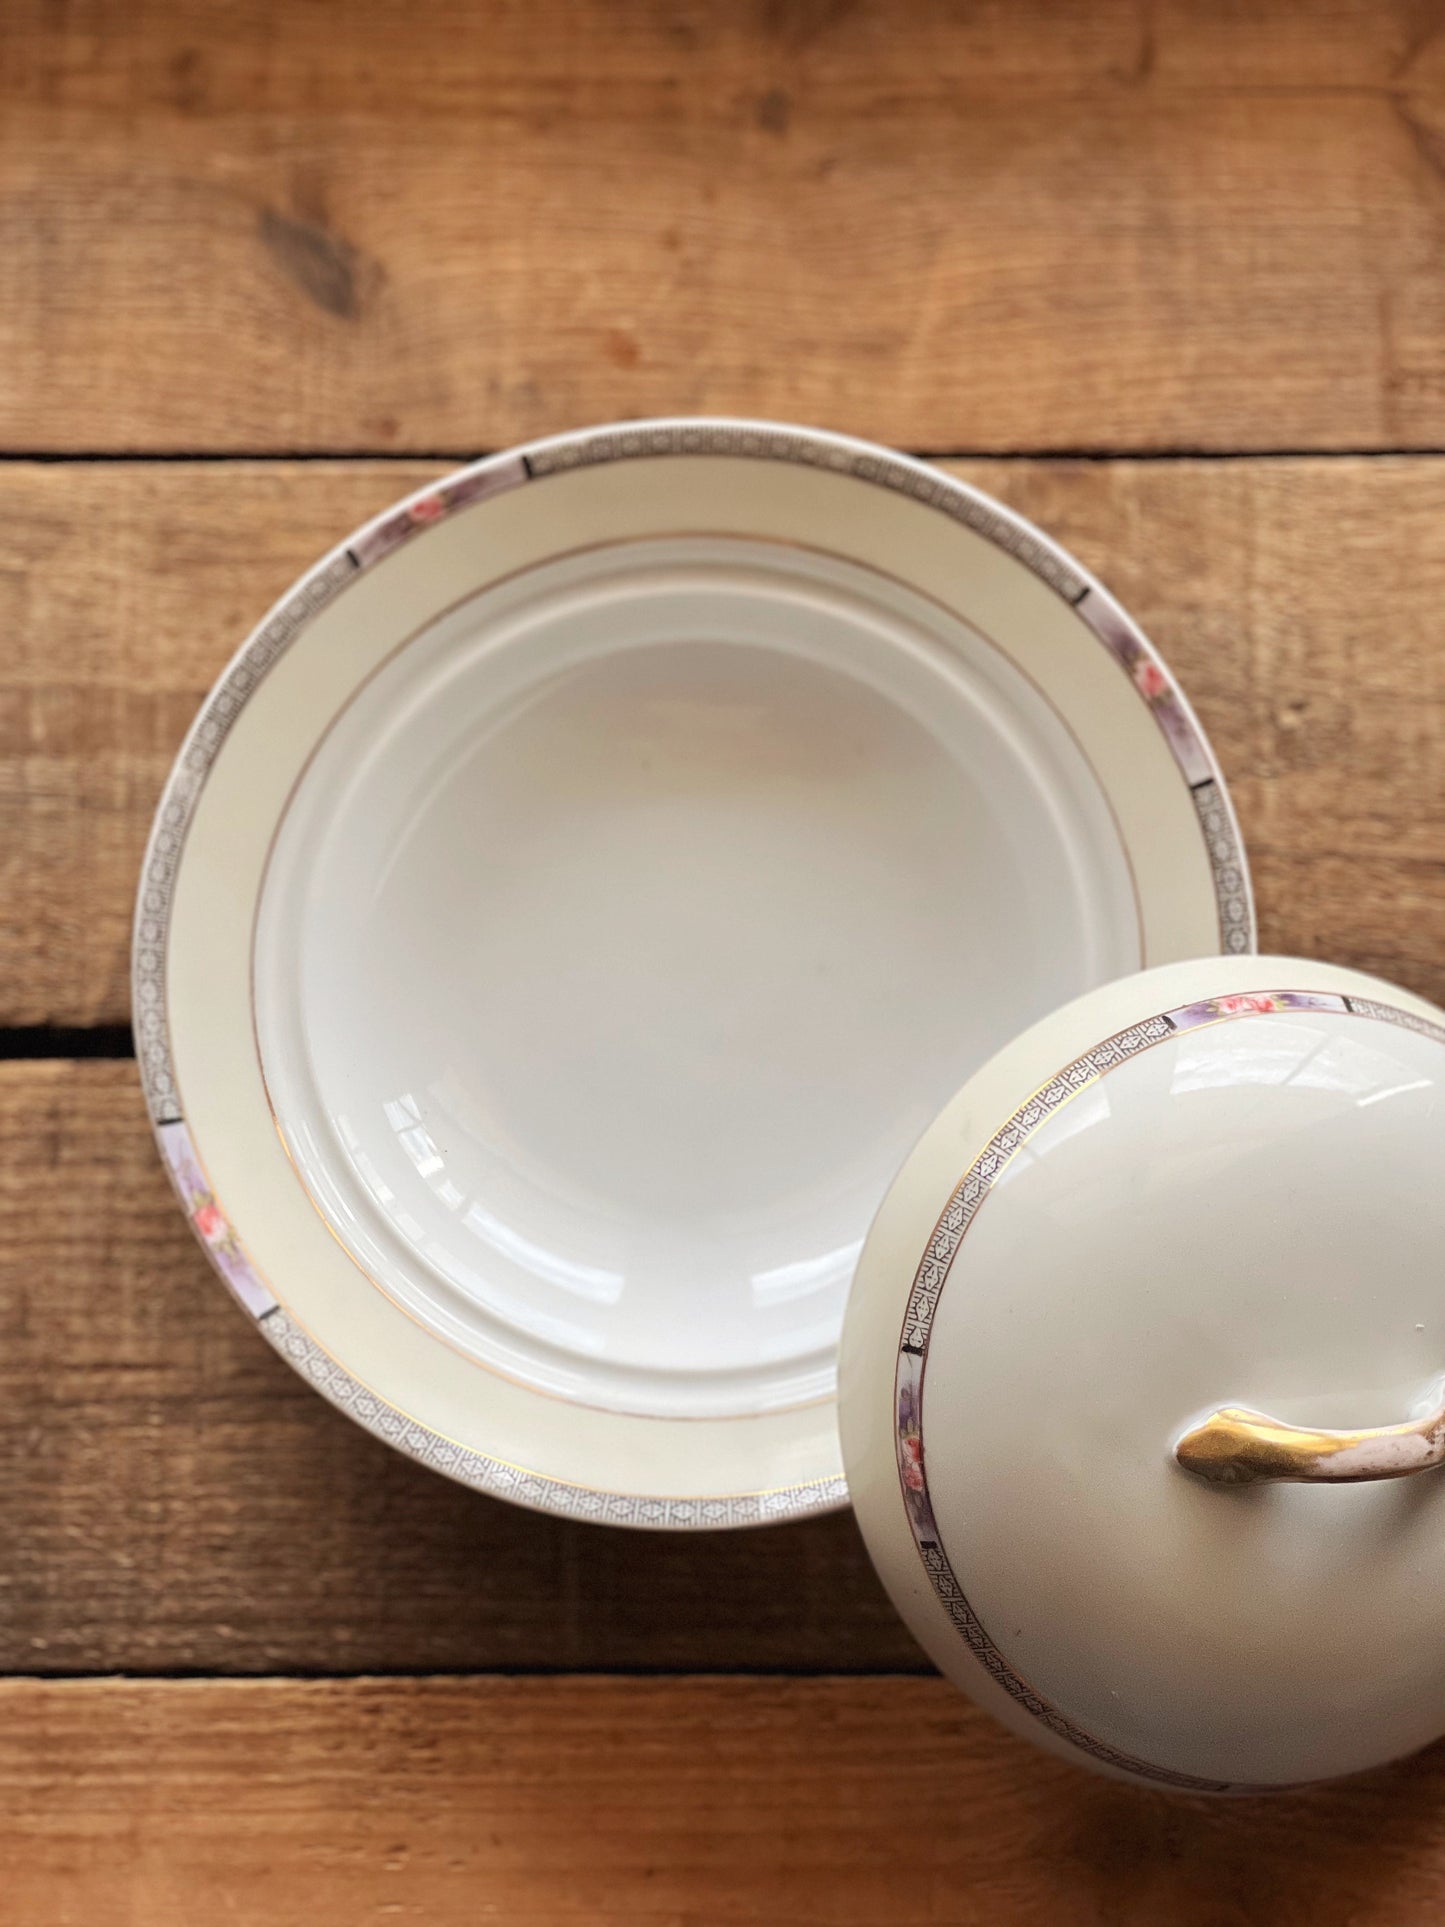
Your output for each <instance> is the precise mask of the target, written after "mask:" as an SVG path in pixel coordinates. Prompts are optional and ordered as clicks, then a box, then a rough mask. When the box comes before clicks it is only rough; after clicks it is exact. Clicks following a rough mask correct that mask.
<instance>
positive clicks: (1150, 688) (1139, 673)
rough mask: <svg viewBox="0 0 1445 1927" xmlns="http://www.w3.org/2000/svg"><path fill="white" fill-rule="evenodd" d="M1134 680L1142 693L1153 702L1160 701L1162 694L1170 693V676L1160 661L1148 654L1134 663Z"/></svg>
mask: <svg viewBox="0 0 1445 1927" xmlns="http://www.w3.org/2000/svg"><path fill="white" fill-rule="evenodd" d="M1134 681H1135V684H1136V685H1137V687H1138V689H1139V690H1140V692H1141V694H1143V695H1144V696H1146V697H1147V698H1148V699H1149V701H1150V702H1151V703H1154V702H1158V700H1159V698H1160V697H1161V696H1163V695H1166V694H1167V693H1168V689H1169V678H1168V677H1167V676H1166V675H1165V674H1164V671H1163V670H1162V669H1161V668H1160V667H1159V665H1158V663H1157V662H1154V661H1153V660H1152V659H1151V658H1150V657H1148V656H1141V657H1140V658H1139V660H1138V661H1137V662H1136V663H1135V664H1134Z"/></svg>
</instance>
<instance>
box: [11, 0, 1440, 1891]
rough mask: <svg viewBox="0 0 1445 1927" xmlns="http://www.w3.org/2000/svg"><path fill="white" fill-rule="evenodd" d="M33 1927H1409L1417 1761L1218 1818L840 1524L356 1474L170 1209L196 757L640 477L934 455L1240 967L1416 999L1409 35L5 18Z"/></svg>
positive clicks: (16, 1067)
mask: <svg viewBox="0 0 1445 1927" xmlns="http://www.w3.org/2000/svg"><path fill="white" fill-rule="evenodd" d="M0 264H3V266H0V451H3V456H4V459H3V463H0V646H3V657H0V808H3V811H4V834H3V838H0V862H3V865H4V875H5V892H4V898H3V903H4V916H3V959H0V1000H3V1006H0V1025H3V1026H5V1027H6V1028H5V1029H4V1033H3V1037H0V1050H3V1054H4V1057H5V1061H4V1062H3V1063H0V1128H3V1132H4V1148H3V1162H0V1185H3V1188H4V1201H5V1207H6V1209H5V1214H4V1219H3V1232H0V1462H3V1477H0V1672H3V1674H4V1675H5V1677H4V1678H3V1680H0V1922H3V1923H4V1927H10V1924H11V1923H15V1924H16V1927H49V1923H52V1922H56V1923H58V1922H62V1921H64V1922H71V1921H73V1922H83V1923H85V1927H195V1924H196V1923H210V1922H212V1921H218V1920H222V1919H224V1920H227V1921H238V1922H244V1923H253V1922H254V1923H267V1924H268V1927H269V1924H271V1923H290V1922H298V1923H300V1922H305V1923H308V1927H309V1924H310V1923H332V1922H335V1923H343V1922H344V1923H355V1922H360V1921H371V1920H374V1919H375V1920H381V1919H383V1918H386V1919H390V1918H393V1917H394V1918H397V1919H403V1920H413V1919H414V1920H425V1921H427V1922H436V1923H442V1927H450V1924H456V1927H460V1924H461V1923H468V1924H470V1923H473V1922H475V1921H477V1920H480V1919H497V1920H501V1921H505V1922H508V1923H521V1924H524V1927H563V1923H582V1922H594V1921H598V1922H615V1923H628V1924H629V1927H633V1924H637V1927H664V1924H667V1927H683V1924H684V1923H686V1924H687V1927H702V1924H703V1923H714V1922H717V1923H726V1922H742V1921H753V1922H767V1923H780V1922H788V1923H813V1924H816V1927H823V1924H824V1923H827V1924H828V1927H847V1924H852V1923H859V1924H861V1923H870V1924H871V1923H876V1922H882V1921H885V1920H886V1921H899V1922H907V1923H909V1927H913V1924H914V1923H942V1922H964V1921H989V1922H994V1921H998V1922H1008V1923H1012V1922H1018V1923H1048V1927H1060V1924H1063V1927H1069V1923H1075V1922H1101V1923H1102V1922H1108V1923H1150V1924H1151V1927H1152V1924H1153V1923H1159V1922H1164V1921H1168V1922H1171V1923H1185V1924H1186V1927H1188V1924H1189V1923H1201V1922H1211V1923H1212V1922H1247V1923H1254V1922H1266V1921H1267V1922H1269V1923H1270V1924H1271V1927H1290V1924H1291V1923H1305V1922H1308V1923H1310V1924H1311V1927H1320V1924H1321V1923H1324V1924H1325V1927H1328V1924H1329V1923H1334V1922H1341V1923H1343V1922H1346V1921H1349V1922H1351V1923H1380V1927H1405V1924H1406V1923H1410V1924H1413V1923H1424V1922H1427V1921H1430V1922H1433V1921H1437V1920H1439V1919H1440V1918H1441V1916H1442V1912H1445V1750H1442V1749H1437V1750H1436V1751H1435V1752H1434V1753H1432V1754H1429V1755H1426V1756H1425V1757H1424V1758H1423V1759H1420V1760H1417V1761H1415V1762H1413V1763H1411V1764H1409V1765H1407V1766H1404V1767H1402V1768H1399V1769H1396V1770H1394V1771H1392V1772H1388V1773H1384V1774H1379V1775H1375V1776H1372V1777H1369V1778H1366V1779H1363V1780H1361V1781H1358V1782H1356V1783H1352V1784H1348V1785H1345V1786H1341V1787H1339V1788H1336V1789H1331V1790H1328V1791H1324V1792H1321V1793H1317V1794H1314V1795H1311V1796H1308V1797H1297V1798H1296V1797H1289V1798H1281V1799H1278V1800H1275V1801H1272V1802H1264V1803H1249V1804H1238V1805H1230V1804H1215V1805H1208V1804H1205V1805H1199V1804H1191V1803H1188V1802H1182V1801H1180V1800H1178V1799H1175V1798H1170V1797H1167V1796H1156V1795H1151V1794H1139V1793H1134V1792H1131V1791H1129V1790H1126V1789H1122V1788H1119V1787H1115V1786H1111V1785H1108V1784H1105V1783H1103V1782H1099V1781H1095V1780H1093V1779H1090V1778H1088V1777H1086V1776H1084V1775H1082V1774H1079V1773H1076V1772H1074V1771H1072V1770H1070V1769H1067V1768H1065V1767H1062V1766H1057V1765H1053V1764H1050V1763H1048V1762H1046V1761H1045V1760H1043V1759H1042V1758H1041V1757H1036V1756H1035V1755H1034V1754H1033V1753H1032V1752H1030V1751H1029V1750H1027V1749H1026V1748H1024V1747H1023V1746H1022V1745H1020V1744H1017V1743H1016V1742H1014V1741H1013V1740H1011V1739H1010V1738H1008V1737H1007V1736H1006V1735H1004V1734H1003V1733H1001V1732H1000V1731H998V1730H997V1729H996V1728H995V1727H994V1726H992V1725H991V1724H990V1723H989V1722H988V1721H987V1720H985V1719H984V1718H982V1717H981V1716H979V1715H977V1714H975V1713H973V1712H972V1711H971V1710H970V1709H969V1708H968V1707H967V1706H966V1705H965V1704H964V1702H963V1701H962V1700H961V1699H959V1698H958V1697H957V1696H956V1695H955V1694H953V1693H952V1692H951V1691H950V1690H949V1689H947V1688H946V1687H944V1686H943V1685H942V1684H941V1683H940V1682H939V1681H937V1680H936V1679H934V1678H932V1677H930V1676H929V1671H928V1668H927V1667H926V1666H925V1664H924V1663H923V1662H922V1660H921V1658H920V1656H919V1654H918V1653H917V1651H916V1649H915V1648H914V1647H913V1646H912V1645H911V1644H910V1642H909V1640H908V1638H907V1637H906V1636H905V1634H904V1633H903V1632H902V1630H901V1629H900V1627H899V1625H898V1623H897V1622H896V1620H895V1619H894V1617H893V1615H892V1613H891V1612H890V1610H889V1608H888V1606H887V1604H886V1602H885V1601H884V1599H883V1597H882V1595H881V1593H880V1591H879V1588H878V1586H877V1584H876V1582H875V1581H874V1579H873V1578H872V1576H871V1573H870V1571H869V1568H868V1566H867V1563H866V1560H865V1559H864V1557H863V1555H862V1552H861V1549H860V1546H859V1543H858V1540H857V1536H856V1533H855V1531H854V1528H853V1526H852V1524H851V1522H850V1521H849V1520H848V1519H847V1518H845V1517H835V1518H830V1519H827V1520H823V1521H817V1522H813V1523H810V1524H804V1525H797V1526H791V1527H786V1528H777V1529H774V1530H771V1531H762V1532H754V1533H745V1534H741V1535H737V1536H722V1537H717V1538H713V1539H697V1538H685V1539H679V1538H671V1537H656V1538H647V1537H633V1536H627V1535H624V1534H622V1533H613V1532H609V1531H607V1530H605V1529H597V1528H593V1527H588V1526H581V1525H571V1524H564V1523H562V1522H560V1521H558V1520H554V1519H546V1518H538V1517H531V1516H528V1515H525V1514H522V1513H520V1512H517V1511H513V1510H510V1509H508V1508H507V1507H506V1506H503V1505H500V1504H495V1503H491V1502H488V1501H487V1500H484V1499H482V1498H480V1497H477V1496H475V1495H473V1494H471V1493H469V1492H465V1491H462V1490H460V1489H458V1488H455V1487H453V1486H450V1485H447V1484H445V1483H444V1482H443V1481H442V1480H441V1479H439V1478H436V1477H434V1476H432V1475H430V1474H428V1473H426V1472H424V1471H422V1470H420V1469H418V1468H417V1467H416V1466H414V1465H411V1464H409V1463H406V1462H404V1461H403V1460H401V1459H400V1458H397V1457H394V1456H392V1455H391V1454H389V1453H388V1452H387V1451H386V1450H385V1449H384V1448H383V1447H382V1446H381V1445H379V1444H378V1443H377V1442H376V1441H374V1440H373V1439H371V1438H369V1437H368V1436H366V1435H365V1434H363V1433H362V1432H360V1431H359V1430H357V1429H355V1428H354V1427H352V1426H350V1425H348V1424H347V1423H346V1422H345V1421H344V1420H343V1419H341V1418H340V1417H338V1416H337V1415H336V1414H335V1413H333V1412H332V1411H330V1410H329V1409H328V1408H327V1407H326V1406H325V1405H324V1404H322V1402H321V1401H320V1400H318V1399H317V1398H315V1397H314V1396H313V1395H312V1394H310V1393H309V1392H308V1391H307V1390H306V1389H305V1387H304V1386H303V1385H302V1384H301V1383H300V1382H299V1381H298V1380H297V1379H295V1378H294V1377H292V1376H291V1375H290V1374H289V1373H288V1371H287V1370H286V1368H285V1367H284V1366H283V1365H282V1364H281V1363H280V1361H279V1360H278V1359H277V1358H275V1357H274V1356H273V1355H272V1354H271V1353H270V1352H269V1351H268V1349H267V1348H266V1347H265V1346H263V1345H261V1344H259V1343H258V1342H257V1340H256V1338H255V1336H254V1334H253V1333H252V1332H250V1331H249V1330H248V1329H247V1326H246V1324H245V1321H244V1320H243V1319H242V1318H240V1317H239V1316H238V1315H237V1314H236V1312H235V1311H234V1310H233V1308H232V1307H231V1306H230V1304H229V1303H228V1302H227V1300H226V1298H225V1296H224V1294H223V1293H222V1292H220V1291H219V1290H217V1289H216V1288H215V1286H214V1284H213V1282H212V1281H211V1279H210V1277H209V1274H208V1272H207V1270H206V1266H205V1264H204V1261H203V1260H202V1258H201V1257H200V1256H199V1254H198V1253H197V1251H196V1250H195V1248H194V1247H193V1245H192V1243H191V1240H190V1237H189V1234H188V1233H187V1231H186V1229H185V1227H184V1225H183V1224H182V1222H181V1219H180V1217H179V1214H178V1213H177V1212H176V1210H175V1208H174V1206H173V1204H172V1201H171V1198H170V1195H169V1193H168V1191H167V1189H166V1186H165V1184H164V1182H163V1180H162V1177H161V1174H160V1170H159V1167H158V1165H157V1163H156V1160H155V1157H154V1155H153V1153H152V1149H151V1145H150V1141H149V1137H148V1134H147V1131H146V1127H145V1124H144V1121H143V1117H142V1111H141V1104H140V1099H139V1096H138V1093H137V1089H136V1080H135V1074H134V1068H133V1065H132V1064H131V1063H130V1062H129V1061H128V1059H129V1048H130V1047H129V1034H128V1032H127V1030H126V1029H125V1024H126V1019H127V988H126V974H127V972H126V945H127V921H128V914H129V906H130V901H131V894H132V889H133V884H134V880H135V875H136V869H137V865H138V861H139V856H140V850H141V844H142V840H143V836H144V833H145V829H146V825H147V820H148V817H149V814H150V811H151V808H152V805H153V803H154V800H155V797H156V794H157V791H158V789H159V786H160V783H161V781H162V778H163V775H164V773H165V770H166V767H167V764H168V762H169V759H170V757H171V755H172V752H173V751H174V749H175V747H176V744H177V742H178V740H179V738H180V735H181V733H182V731H183V729H184V727H185V725H186V723H187V721H188V719H189V717H190V715H191V713H192V711H193V709H194V707H195V705H196V704H197V702H198V700H199V698H200V696H201V694H202V693H203V691H204V690H205V688H206V687H207V685H208V684H209V682H210V681H211V679H212V677H213V676H214V674H215V672H216V671H217V669H218V668H219V666H220V665H221V664H222V662H223V661H224V660H225V658H226V657H227V655H228V654H229V653H230V651H231V649H232V647H233V646H234V644H235V643H236V642H237V640H238V638H239V637H240V636H241V635H242V634H243V633H244V631H245V630H246V629H247V628H248V626H249V625H250V623H251V622H252V620H253V619H254V618H255V617H256V616H257V614H258V612H259V611H261V610H262V609H263V608H264V606H265V605H266V604H267V602H268V601H269V600H270V599H271V598H272V596H274V595H275V594H276V593H277V592H278V591H279V590H280V589H281V588H283V587H284V586H285V584H286V583H287V582H288V580H289V579H290V578H291V577H292V575H293V574H294V573H295V572H296V571H298V570H299V569H300V568H301V567H302V565H304V564H305V563H306V562H308V561H309V560H310V559H311V558H312V557H313V556H314V555H315V554H316V553H318V552H319V551H320V550H321V549H322V548H324V547H325V546H327V545H328V544H329V543H330V542H331V541H332V540H333V538H334V537H335V536H336V535H337V534H338V533H340V532H342V531H344V530H346V529H347V528H348V527H350V526H351V525H352V524H354V523H355V522H357V521H358V520H359V519H360V518H361V517H363V516H364V515H366V514H368V513H370V512H371V511H372V510H374V509H376V508H378V507H379V506H381V505H382V504H383V503H385V502H387V501H388V500H389V499H391V498H393V497H395V496H397V495H399V494H401V493H403V492H404V491H405V490H408V489H410V488H412V487H414V486H415V485H416V484H417V483H418V482H420V481H422V480H423V479H424V478H426V477H429V476H432V475H435V474H437V473H438V472H439V471H440V470H441V469H443V468H444V467H446V466H447V465H449V464H451V463H452V462H454V461H455V460H456V459H458V458H459V457H463V456H468V455H471V454H474V453H477V452H479V451H482V450H486V449H492V448H496V447H499V446H501V445H504V444H506V443H508V442H510V441H512V440H514V439H516V438H518V437H522V436H528V435H533V434H536V433H539V432H542V431H546V430H551V429H557V428H562V427H566V426H571V425H576V424H580V423H584V422H588V421H593V420H598V419H603V418H608V417H615V416H619V415H627V414H640V413H664V412H684V411H687V412H691V411H715V412H721V413H746V414H758V415H774V416H781V417H784V418H794V419H800V420H807V421H816V422H821V423H824V424H826V425H829V426H832V427H837V428H842V429H848V430H853V431H857V432H860V433H863V434H867V435H871V436H875V437H877V438H879V439H882V440H885V441H888V442H892V443H895V444H898V445H900V446H902V447H905V448H911V449H914V450H917V451H920V452H925V453H929V454H933V455H936V456H938V457H939V458H940V459H945V460H946V461H947V462H948V464H949V466H950V467H953V468H956V469H957V470H958V471H959V472H960V473H963V474H966V475H967V476H969V477H970V478H972V479H974V480H977V481H979V482H981V483H982V484H983V485H984V486H985V487H987V488H989V489H991V490H993V491H995V492H996V493H997V494H999V495H1001V496H1002V497H1004V498H1005V499H1006V500H1008V501H1010V502H1012V503H1015V504H1016V505H1017V506H1019V507H1020V508H1022V509H1023V510H1024V511H1026V512H1027V513H1028V514H1030V515H1033V516H1036V517H1037V518H1038V519H1039V520H1041V521H1042V522H1043V523H1044V524H1045V525H1046V526H1047V527H1048V528H1050V529H1051V530H1053V531H1054V532H1056V533H1057V534H1058V535H1059V536H1061V537H1062V538H1063V540H1064V541H1065V542H1067V543H1069V544H1070V545H1071V546H1073V547H1074V548H1075V549H1076V550H1077V551H1078V552H1079V554H1080V555H1081V556H1083V557H1084V558H1085V560H1087V561H1088V562H1089V563H1091V564H1093V565H1094V566H1096V567H1097V568H1098V569H1099V570H1100V571H1101V572H1102V573H1103V574H1104V576H1105V577H1106V579H1107V580H1108V581H1109V582H1110V584H1111V585H1112V586H1114V587H1115V588H1116V589H1117V590H1118V591H1119V593H1120V594H1121V595H1122V596H1123V597H1124V599H1125V600H1126V601H1127V602H1128V603H1129V604H1130V605H1131V607H1132V608H1133V609H1134V610H1135V611H1136V612H1137V613H1138V614H1139V615H1140V616H1141V617H1142V619H1143V620H1144V622H1145V623H1146V625H1147V626H1148V627H1149V628H1150V629H1151V630H1152V631H1153V632H1154V634H1155V635H1156V636H1157V637H1158V639H1159V640H1160V642H1161V643H1162V644H1163V645H1164V647H1165V649H1166V651H1167V653H1168V654H1169V656H1170V658H1171V660H1172V661H1173V662H1174V663H1175V664H1176V665H1177V666H1178V668H1179V669H1180V671H1181V672H1182V674H1183V676H1184V679H1185V681H1186V683H1187V685H1188V687H1189V690H1190V692H1191V694H1192V695H1193V696H1194V697H1195V699H1196V701H1197V703H1198V706H1199V708H1200V709H1201V711H1202V713H1203V716H1204V720H1205V722H1206V724H1207V726H1208V728H1209V730H1210V731H1211V733H1212V735H1213V738H1214V741H1215V743H1216V745H1217V747H1218V749H1219V751H1220V753H1221V756H1222V758H1223V761H1224V764H1225V767H1226V769H1227V771H1228V774H1229V776H1230V779H1231V781H1232V783H1233V785H1234V793H1235V796H1236V798H1237V800H1238V804H1239V808H1240V812H1241V815H1242V818H1243V822H1244V828H1245V832H1246V835H1247V837H1248V840H1249V844H1250V849H1251V853H1252V856H1253V860H1254V866H1255V876H1256V880H1257V885H1258V891H1259V899H1260V911H1261V921H1262V926H1263V940H1264V942H1265V944H1266V945H1267V946H1269V947H1271V948H1278V949H1286V950H1297V951H1303V952H1306V953H1313V954H1319V955H1324V956H1330V957H1335V958H1338V959H1341V960H1343V961H1348V962H1353V963H1359V964H1364V965H1367V966H1369V967H1370V968H1373V969H1377V970H1380V971H1383V972H1385V973H1387V974H1390V975H1393V976H1395V977H1397V978H1399V979H1400V980H1401V981H1403V982H1404V983H1406V984H1408V985H1410V986H1411V987H1413V988H1414V989H1416V990H1418V991H1421V992H1424V993H1425V994H1427V995H1433V996H1435V997H1437V998H1445V646H1442V643H1441V639H1440V621H1441V617H1440V610H1441V608H1442V606H1445V539H1442V517H1445V7H1442V4H1441V0H1423V4H1422V0H1317V3H1316V4H1311V5H1309V6H1305V5H1302V4H1300V0H1262V3H1261V4H1257V5H1250V6H1246V5H1233V6H1228V7H1213V6H1210V5H1208V4H1205V0H1194V4H1189V3H1188V0H1092V4H1089V5H1069V4H1066V0H1014V3H1013V4H1005V3H1004V0H999V3H998V4H993V5H989V4H981V5H976V6H975V5H961V4H945V0H894V4H891V5H890V4H885V3H884V0H857V3H856V4H855V3H853V0H735V3H734V4H728V3H727V0H632V3H626V0H612V3H611V4H608V3H607V0H592V4H587V0H531V4H512V5H506V4H492V5H487V4H482V0H441V3H440V4H434V5H430V6H425V7H423V6H417V5H408V4H404V0H351V4H348V5H341V4H336V5H321V4H312V3H311V0H290V3H289V4H288V0H235V4H229V5H211V6H206V5H204V4H203V3H202V0H75V3H74V4H70V5H66V6H60V5H58V4H47V0H5V4H4V6H3V8H0Z"/></svg>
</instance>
